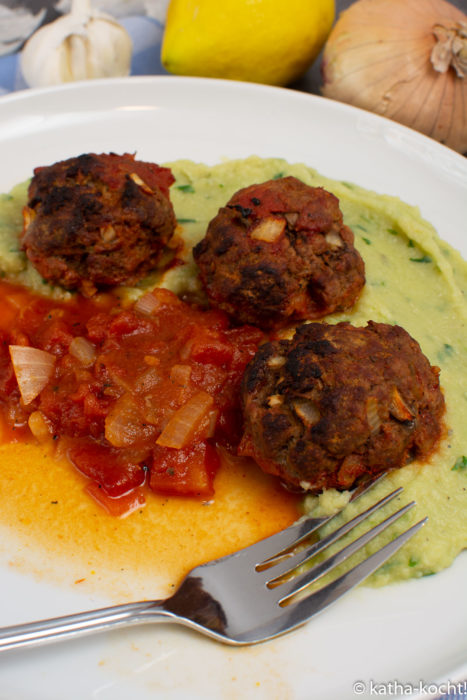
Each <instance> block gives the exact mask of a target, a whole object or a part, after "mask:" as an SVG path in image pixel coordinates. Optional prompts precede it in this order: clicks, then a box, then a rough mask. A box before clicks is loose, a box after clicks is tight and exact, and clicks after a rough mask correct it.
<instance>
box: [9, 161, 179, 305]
mask: <svg viewBox="0 0 467 700" xmlns="http://www.w3.org/2000/svg"><path fill="white" fill-rule="evenodd" d="M173 182H174V178H173V176H172V173H171V172H170V170H168V169H167V168H161V167H159V166H158V165H155V164H153V163H145V162H143V161H138V160H135V158H134V156H133V155H131V154H125V155H116V154H113V153H112V154H102V155H97V154H94V153H89V154H84V155H81V156H78V157H76V158H70V159H69V160H65V161H61V162H58V163H55V164H53V165H50V166H47V167H41V168H36V170H35V171H34V177H33V178H32V180H31V184H30V186H29V192H28V196H29V202H28V206H27V207H26V208H25V212H24V223H25V225H24V230H23V233H22V242H23V247H24V250H25V251H26V254H27V256H28V258H29V259H30V260H31V262H32V263H33V265H34V266H35V267H36V268H37V270H38V271H39V272H40V274H41V275H42V276H43V277H44V278H45V279H46V280H48V281H49V282H52V283H54V284H60V285H63V286H64V287H66V288H68V289H79V290H81V291H82V292H84V293H85V294H92V293H93V292H94V291H95V290H96V288H98V287H103V286H104V287H105V286H108V285H115V284H121V283H123V282H125V283H134V282H136V281H137V280H138V279H140V278H141V277H143V276H144V275H145V274H146V273H147V272H148V271H149V270H151V269H153V268H154V267H156V265H157V263H158V261H159V259H160V256H161V253H162V251H163V249H164V246H165V245H166V243H167V242H168V241H169V239H170V238H171V236H172V234H173V232H174V229H175V216H174V212H173V208H172V204H171V202H170V199H169V187H170V185H171V184H172V183H173Z"/></svg>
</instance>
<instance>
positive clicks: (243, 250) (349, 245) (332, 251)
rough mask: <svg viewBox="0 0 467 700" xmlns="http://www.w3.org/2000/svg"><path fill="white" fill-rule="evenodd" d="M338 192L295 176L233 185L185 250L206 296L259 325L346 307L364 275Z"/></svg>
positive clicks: (281, 323)
mask: <svg viewBox="0 0 467 700" xmlns="http://www.w3.org/2000/svg"><path fill="white" fill-rule="evenodd" d="M353 241H354V236H353V233H352V231H351V230H350V229H349V228H348V227H347V226H345V225H344V224H343V218H342V212H341V211H340V209H339V200H338V199H337V197H335V196H334V195H333V194H331V193H330V192H327V191H326V190H324V189H323V188H321V187H310V186H308V185H306V184H304V183H303V182H301V181H300V180H298V179H297V178H295V177H285V178H282V179H277V180H269V181H268V182H264V183H262V184H259V185H251V186H250V187H246V188H244V189H242V190H239V191H238V192H237V193H236V194H234V196H233V197H232V198H231V199H230V200H229V202H228V203H227V204H226V206H225V207H222V208H221V209H220V210H219V213H218V214H217V216H216V217H215V218H214V219H213V220H212V221H211V222H210V224H209V226H208V229H207V233H206V236H205V238H204V239H203V240H202V241H200V243H198V245H197V246H195V248H194V250H193V255H194V258H195V261H196V262H197V264H198V266H199V269H200V277H201V281H202V283H203V285H204V287H205V290H206V293H207V295H208V297H209V299H210V301H211V303H212V304H214V305H216V306H219V307H220V308H221V309H223V310H224V311H227V312H228V313H229V314H231V315H232V316H234V317H235V318H236V319H237V320H239V321H241V322H243V323H252V324H255V325H257V326H260V327H262V328H264V329H271V328H279V327H281V326H285V325H287V324H289V323H293V322H294V321H297V320H303V319H316V318H320V317H322V316H325V315H326V314H330V313H332V312H333V311H342V310H344V309H348V308H349V307H351V306H352V305H353V304H354V302H355V300H356V299H357V297H358V295H359V294H360V292H361V290H362V287H363V285H364V283H365V268H364V263H363V260H362V258H361V257H360V254H359V253H358V251H357V250H356V249H355V248H354V245H353Z"/></svg>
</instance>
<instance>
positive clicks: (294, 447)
mask: <svg viewBox="0 0 467 700" xmlns="http://www.w3.org/2000/svg"><path fill="white" fill-rule="evenodd" d="M438 374H439V369H438V368H437V367H431V366H430V364H429V362H428V360H427V358H426V357H425V356H424V355H423V354H422V352H421V350H420V346H419V345H418V343H417V342H416V341H415V340H414V339H413V338H411V336H410V335H409V334H408V333H407V332H406V331H405V330H404V329H403V328H400V327H399V326H390V325H386V324H384V323H374V322H372V321H370V322H369V323H368V325H367V326H366V327H365V328H357V327H355V326H351V325H350V324H349V323H339V324H337V325H335V326H333V325H329V324H325V323H310V324H304V325H302V326H301V327H299V328H298V329H297V332H296V334H295V336H294V338H293V339H292V340H281V341H275V342H269V343H266V344H264V345H262V346H261V347H260V349H259V351H258V353H257V354H256V356H255V357H254V359H253V360H252V362H251V363H250V365H249V366H248V367H247V370H246V372H245V376H244V379H243V408H244V435H243V439H242V443H241V445H240V454H243V455H249V456H251V457H253V458H254V459H255V460H256V462H257V463H258V464H259V466H260V467H262V469H263V470H264V471H266V472H269V473H271V474H276V475H278V476H279V477H280V478H281V479H282V480H283V481H284V482H285V483H286V484H289V485H291V486H300V487H302V488H305V489H308V490H311V491H319V490H321V489H323V488H337V489H348V488H350V487H352V486H353V485H354V484H355V483H356V482H358V481H359V480H361V479H362V478H363V477H365V476H369V475H375V474H378V473H379V472H382V471H385V470H387V469H393V468H396V467H401V466H403V465H404V464H406V463H407V462H409V461H410V460H412V459H414V458H424V457H426V456H427V455H428V454H429V453H430V452H431V451H432V450H433V449H434V447H435V445H436V442H437V441H438V439H439V437H440V435H441V430H442V427H441V418H442V415H443V412H444V398H443V394H442V392H441V390H440V387H439V381H438Z"/></svg>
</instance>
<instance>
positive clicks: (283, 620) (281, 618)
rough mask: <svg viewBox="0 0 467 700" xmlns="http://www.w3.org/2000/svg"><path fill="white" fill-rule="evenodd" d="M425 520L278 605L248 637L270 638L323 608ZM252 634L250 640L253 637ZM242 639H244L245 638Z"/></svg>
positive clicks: (377, 564)
mask: <svg viewBox="0 0 467 700" xmlns="http://www.w3.org/2000/svg"><path fill="white" fill-rule="evenodd" d="M427 520H428V518H424V519H423V520H420V521H419V522H418V523H415V525H412V527H410V528H409V529H408V530H406V531H405V532H403V533H401V534H400V535H399V536H398V537H396V538H395V539H394V540H392V541H391V542H388V543H387V544H386V545H384V546H383V547H381V549H379V550H378V551H377V552H375V553H374V554H372V555H370V556H369V557H368V558H367V559H365V560H364V561H362V562H360V563H359V564H357V565H356V566H354V567H353V568H352V569H350V570H349V571H347V572H346V573H344V574H342V576H340V577H339V578H337V579H335V580H334V581H331V582H330V583H328V584H327V585H326V586H323V588H320V589H318V590H317V591H315V592H313V593H311V594H310V595H309V596H307V597H306V598H302V599H300V600H299V601H297V602H292V603H291V604H290V605H287V606H284V607H282V608H279V610H280V611H281V614H280V615H278V616H277V617H276V620H275V624H274V625H271V624H268V625H267V626H265V628H264V629H262V628H257V629H255V630H254V634H252V635H251V637H254V639H255V640H260V639H261V638H264V636H265V635H266V634H267V638H268V639H271V638H273V637H278V636H279V635H281V634H284V633H285V632H290V631H291V630H293V629H295V628H297V627H300V626H301V625H303V624H304V623H305V622H307V621H308V620H309V619H310V618H312V617H314V616H315V615H317V614H318V613H320V612H322V611H323V610H325V609H326V608H327V607H328V606H329V605H331V604H332V603H334V602H335V601H336V600H338V599H339V598H341V597H342V596H343V595H345V594H346V593H348V592H349V591H350V590H352V589H353V588H355V586H357V585H358V584H359V583H361V582H362V581H364V580H365V579H366V578H368V576H370V575H371V574H372V573H373V572H374V571H376V569H378V568H379V567H380V566H381V565H382V564H384V562H385V561H387V560H388V559H389V558H390V557H391V556H392V555H393V554H395V553H396V552H397V551H398V550H399V549H400V548H401V547H402V546H403V545H404V544H405V543H406V542H407V541H408V540H409V539H410V538H411V537H412V536H413V535H414V534H415V533H416V532H417V531H418V530H419V529H420V528H421V527H422V526H423V525H424V524H425V523H426V521H427ZM248 636H250V635H248ZM251 637H250V640H249V641H254V640H253V639H251ZM244 641H247V640H246V639H244Z"/></svg>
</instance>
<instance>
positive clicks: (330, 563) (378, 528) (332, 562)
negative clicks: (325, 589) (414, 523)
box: [268, 501, 415, 604]
mask: <svg viewBox="0 0 467 700" xmlns="http://www.w3.org/2000/svg"><path fill="white" fill-rule="evenodd" d="M414 505H415V501H411V503H407V505H405V506H403V507H402V508H400V510H398V511H396V512H395V513H392V514H391V515H389V516H388V517H387V518H385V519H384V520H382V521H381V522H380V523H378V524H377V525H375V526H374V527H373V528H371V529H370V530H367V532H365V533H363V534H362V535H360V537H357V539H355V540H353V541H352V542H350V543H349V544H348V545H347V546H345V547H343V548H342V549H340V550H339V551H338V552H336V553H335V554H333V555H332V556H330V557H328V558H327V559H325V561H322V562H320V563H319V564H317V565H315V566H313V567H312V568H311V569H308V571H305V572H303V573H302V574H299V575H298V576H296V577H295V578H293V579H292V580H289V581H287V582H286V583H284V584H282V585H280V586H278V588H277V593H278V594H279V596H280V599H279V601H278V602H279V604H283V603H284V602H286V600H287V598H290V597H291V596H292V595H295V594H297V593H299V592H300V591H302V590H303V589H304V588H306V587H307V586H309V585H310V584H311V583H313V582H314V581H317V580H318V579H319V578H321V577H322V576H324V575H325V574H327V573H329V572H330V571H332V570H333V569H335V568H336V566H338V565H339V564H342V562H344V561H345V560H346V559H348V558H349V557H351V556H352V555H353V554H355V553H356V552H358V551H359V550H360V549H361V548H362V547H364V546H365V545H366V544H368V542H371V540H372V539H374V538H375V537H377V536H378V535H379V534H380V533H381V532H383V531H384V530H385V529H386V528H387V527H389V526H390V525H392V524H393V523H395V522H396V521H397V520H399V518H401V517H402V516H403V515H405V513H407V512H408V511H409V510H410V509H411V508H413V506H414ZM312 556H314V555H312ZM290 571H291V572H292V571H294V569H291V570H290ZM287 573H289V572H287ZM287 573H286V574H283V575H285V576H286V575H287ZM276 582H277V578H276V579H272V580H271V581H269V582H268V584H274V583H276Z"/></svg>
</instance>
